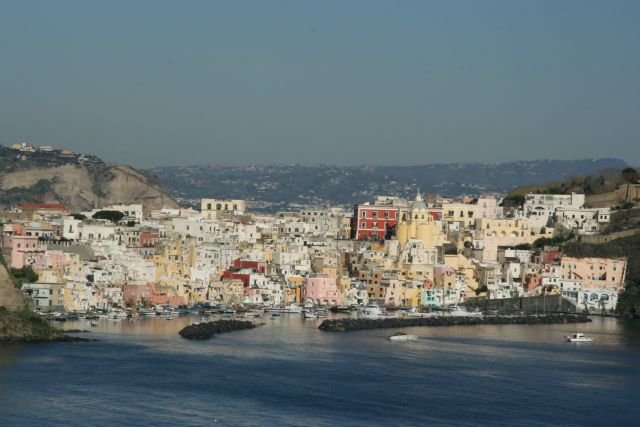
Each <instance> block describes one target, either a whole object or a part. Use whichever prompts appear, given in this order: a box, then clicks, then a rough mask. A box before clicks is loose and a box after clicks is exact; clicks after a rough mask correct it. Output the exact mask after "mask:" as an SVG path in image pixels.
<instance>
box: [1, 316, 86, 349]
mask: <svg viewBox="0 0 640 427" xmlns="http://www.w3.org/2000/svg"><path fill="white" fill-rule="evenodd" d="M86 341H91V340H90V339H89V338H83V337H75V336H71V335H67V334H66V333H65V331H62V330H59V329H57V328H54V327H53V326H51V325H50V324H49V323H48V322H47V321H46V320H44V319H42V318H40V316H38V315H37V314H34V313H32V312H30V311H29V310H28V309H27V308H25V309H23V310H18V311H12V310H8V309H6V308H5V307H0V343H3V344H9V343H47V342H86Z"/></svg>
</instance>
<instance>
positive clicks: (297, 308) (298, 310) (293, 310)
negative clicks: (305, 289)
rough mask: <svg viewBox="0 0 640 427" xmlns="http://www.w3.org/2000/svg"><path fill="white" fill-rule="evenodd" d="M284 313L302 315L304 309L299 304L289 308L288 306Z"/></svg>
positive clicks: (291, 305)
mask: <svg viewBox="0 0 640 427" xmlns="http://www.w3.org/2000/svg"><path fill="white" fill-rule="evenodd" d="M282 312H283V313H302V307H300V306H299V305H298V304H295V303H294V304H289V305H288V306H286V307H285V308H284V309H283V310H282Z"/></svg>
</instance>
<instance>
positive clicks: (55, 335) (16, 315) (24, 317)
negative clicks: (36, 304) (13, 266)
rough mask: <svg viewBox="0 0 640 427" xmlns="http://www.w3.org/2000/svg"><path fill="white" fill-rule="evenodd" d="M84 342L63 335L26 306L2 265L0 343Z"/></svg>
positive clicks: (0, 272)
mask: <svg viewBox="0 0 640 427" xmlns="http://www.w3.org/2000/svg"><path fill="white" fill-rule="evenodd" d="M77 340H82V339H78V338H74V337H68V336H65V335H62V334H61V332H60V331H59V330H58V329H56V328H54V327H52V326H51V325H49V323H48V322H47V321H46V320H44V319H42V318H40V316H38V315H37V314H34V313H33V312H32V311H31V310H30V309H29V308H28V307H27V305H26V304H25V301H24V298H23V297H22V294H21V293H20V291H19V290H18V288H16V286H15V285H14V283H13V280H12V279H11V276H10V275H9V272H8V271H7V269H6V267H5V265H4V263H0V343H2V342H45V341H77Z"/></svg>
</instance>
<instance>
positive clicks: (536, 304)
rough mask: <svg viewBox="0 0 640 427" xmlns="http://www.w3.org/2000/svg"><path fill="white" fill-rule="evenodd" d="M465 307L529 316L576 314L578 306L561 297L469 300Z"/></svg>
mask: <svg viewBox="0 0 640 427" xmlns="http://www.w3.org/2000/svg"><path fill="white" fill-rule="evenodd" d="M465 305H467V306H470V307H478V308H479V309H481V310H483V311H485V310H497V311H498V312H502V313H515V312H524V313H527V314H543V313H575V312H576V311H577V309H576V305H575V304H574V303H573V302H572V301H571V300H569V299H567V298H564V297H563V296H561V295H548V296H535V297H522V298H504V299H479V298H476V299H469V300H467V301H465Z"/></svg>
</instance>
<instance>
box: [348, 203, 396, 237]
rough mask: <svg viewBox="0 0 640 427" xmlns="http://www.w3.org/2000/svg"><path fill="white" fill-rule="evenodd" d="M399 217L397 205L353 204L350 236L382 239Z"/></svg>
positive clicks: (391, 229) (388, 234)
mask: <svg viewBox="0 0 640 427" xmlns="http://www.w3.org/2000/svg"><path fill="white" fill-rule="evenodd" d="M400 218H401V213H400V207H398V206H392V205H386V206H385V205H368V204H365V205H355V206H354V209H353V218H352V219H351V238H352V239H356V240H384V239H386V238H388V237H390V235H391V233H392V232H393V230H394V229H395V227H396V225H397V224H398V221H399V220H400Z"/></svg>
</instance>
